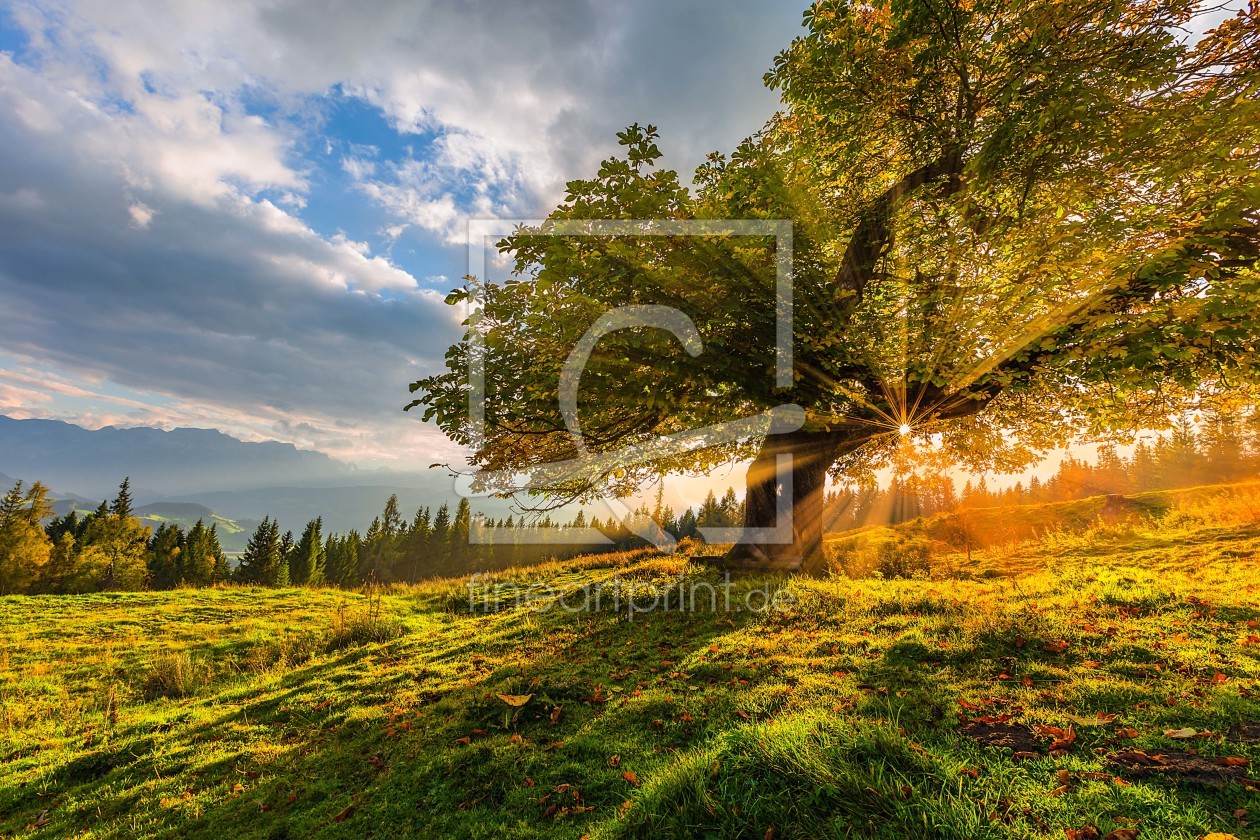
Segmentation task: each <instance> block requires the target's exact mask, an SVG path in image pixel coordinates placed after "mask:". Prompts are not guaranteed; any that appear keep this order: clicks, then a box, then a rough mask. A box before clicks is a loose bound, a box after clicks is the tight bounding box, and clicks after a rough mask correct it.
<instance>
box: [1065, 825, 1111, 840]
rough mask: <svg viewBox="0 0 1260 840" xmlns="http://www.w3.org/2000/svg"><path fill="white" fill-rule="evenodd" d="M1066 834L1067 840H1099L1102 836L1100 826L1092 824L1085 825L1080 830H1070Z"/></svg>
mask: <svg viewBox="0 0 1260 840" xmlns="http://www.w3.org/2000/svg"><path fill="white" fill-rule="evenodd" d="M1065 833H1066V834H1067V840H1098V838H1099V837H1101V836H1102V835H1101V833H1100V832H1099V831H1098V826H1096V825H1093V824H1092V823H1089V824H1086V825H1083V826H1081V827H1080V828H1069V829H1067V830H1066V832H1065Z"/></svg>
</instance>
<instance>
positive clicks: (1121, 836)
mask: <svg viewBox="0 0 1260 840" xmlns="http://www.w3.org/2000/svg"><path fill="white" fill-rule="evenodd" d="M1137 836H1138V830H1137V829H1136V828H1117V829H1116V830H1115V831H1113V832H1111V833H1110V834H1108V835H1107V836H1106V837H1103V840H1137Z"/></svg>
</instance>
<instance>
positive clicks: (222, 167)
mask: <svg viewBox="0 0 1260 840" xmlns="http://www.w3.org/2000/svg"><path fill="white" fill-rule="evenodd" d="M803 6H804V3H777V2H776V3H768V2H758V0H728V2H722V3H716V2H707V1H706V0H678V1H676V2H670V1H669V0H637V1H636V2H626V3H607V2H601V0H587V2H582V0H533V2H515V3H510V4H491V3H472V2H457V0H425V1H424V2H418V1H417V0H399V2H348V0H270V1H269V2H264V1H263V0H258V1H257V2H236V1H235V0H213V1H211V0H204V1H203V0H187V1H186V2H180V3H154V2H128V0H83V1H82V2H75V1H74V0H69V1H68V2H57V0H49V1H48V2H40V3H38V4H26V3H21V2H17V3H13V2H0V149H2V150H3V154H2V155H0V413H4V414H9V415H12V416H18V417H55V418H59V419H65V420H69V421H71V422H75V423H79V424H81V425H86V426H89V427H97V426H102V425H109V424H115V425H155V426H164V427H172V426H180V425H184V426H209V427H215V428H219V429H222V430H224V431H227V432H229V433H231V434H235V435H237V436H239V437H243V438H247V439H260V438H275V439H279V440H284V441H289V442H293V443H296V444H298V445H299V446H303V447H310V448H316V449H320V450H323V451H326V452H328V453H330V454H332V455H335V456H337V457H341V458H345V459H347V460H350V461H353V462H356V463H359V464H361V465H364V466H395V467H400V468H409V467H416V466H424V465H427V464H428V463H430V462H431V461H432V460H433V459H434V458H435V457H443V456H449V455H450V454H452V450H451V446H450V444H449V443H447V442H446V441H445V439H444V438H443V437H442V435H441V434H440V433H439V432H437V431H436V430H435V429H433V428H431V427H428V426H426V425H424V424H422V423H420V422H418V420H417V419H416V418H414V417H410V416H404V415H403V414H402V412H401V406H402V404H403V403H404V402H405V401H406V400H407V397H408V395H407V391H406V385H407V383H408V382H410V381H412V380H413V379H416V378H417V377H419V376H423V375H425V374H426V373H428V372H430V371H433V370H434V369H436V368H437V367H438V366H439V365H440V362H441V358H442V354H443V352H444V351H445V349H446V346H447V345H448V344H449V343H450V342H451V341H452V340H453V339H454V338H456V337H457V334H458V331H457V321H458V317H459V316H458V315H457V313H456V312H454V311H453V310H450V309H448V308H447V307H445V306H444V305H443V304H442V298H443V296H444V294H445V292H446V291H447V290H448V289H449V288H451V287H452V286H453V285H454V284H455V283H456V282H457V278H459V277H460V276H461V275H463V274H464V273H465V271H466V270H467V253H466V247H465V245H464V235H465V224H466V221H467V220H468V219H469V218H522V217H524V218H529V217H533V216H536V215H538V214H540V213H543V212H545V211H546V210H547V209H548V208H549V207H550V206H551V205H552V204H553V203H554V202H555V201H556V200H557V199H558V198H559V197H560V195H561V191H562V189H563V184H564V182H565V181H566V180H568V179H571V178H576V177H586V176H588V175H590V174H591V173H592V172H593V170H594V167H595V165H596V164H597V162H598V160H599V159H600V158H602V157H604V156H607V155H608V154H609V153H611V152H612V150H613V149H614V148H615V136H614V134H615V132H616V131H617V130H619V129H621V128H623V127H624V126H625V125H627V124H629V123H631V122H634V121H639V122H652V123H655V124H657V125H658V126H660V127H661V130H662V134H663V141H662V144H661V146H662V149H663V150H664V151H665V153H666V156H667V162H668V163H669V164H670V165H673V166H676V167H678V168H680V169H681V170H683V171H689V170H690V169H691V168H693V167H694V166H695V164H696V163H698V162H699V161H700V160H701V159H702V157H703V155H704V154H705V153H706V152H708V151H710V150H713V149H728V148H730V147H731V146H732V145H733V144H734V143H736V142H738V140H739V139H740V138H742V137H744V136H746V135H747V134H749V133H751V132H753V131H755V130H756V129H757V128H758V127H759V126H760V125H761V124H762V123H763V122H764V120H765V119H766V117H768V116H769V115H770V114H771V113H772V112H773V110H774V108H775V101H776V100H775V97H774V96H773V94H771V93H770V92H769V91H766V90H765V89H764V88H762V86H761V76H762V74H763V73H764V72H765V70H766V69H767V68H768V67H769V66H770V63H771V60H772V58H773V56H774V54H775V53H776V52H777V51H778V50H779V49H781V48H782V47H784V46H786V44H787V43H788V42H789V41H790V39H791V38H792V37H793V36H794V35H795V34H796V33H797V32H798V31H799V24H800V19H801V14H800V13H801V8H803Z"/></svg>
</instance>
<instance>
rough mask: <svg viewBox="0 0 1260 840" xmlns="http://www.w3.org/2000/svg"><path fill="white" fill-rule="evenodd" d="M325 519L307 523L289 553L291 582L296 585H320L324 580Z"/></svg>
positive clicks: (318, 518)
mask: <svg viewBox="0 0 1260 840" xmlns="http://www.w3.org/2000/svg"><path fill="white" fill-rule="evenodd" d="M323 527H324V521H323V519H322V518H321V517H316V518H315V519H312V520H311V521H310V522H308V523H306V528H305V529H304V530H303V531H302V536H301V537H300V538H298V541H297V545H295V546H294V547H293V551H292V552H291V553H290V555H289V582H290V583H292V584H293V585H294V586H320V585H321V584H323V582H324V535H323Z"/></svg>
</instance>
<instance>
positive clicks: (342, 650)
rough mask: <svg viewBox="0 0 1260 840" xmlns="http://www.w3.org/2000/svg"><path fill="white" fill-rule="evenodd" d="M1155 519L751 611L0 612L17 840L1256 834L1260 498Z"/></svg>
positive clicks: (555, 585)
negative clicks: (61, 839)
mask: <svg viewBox="0 0 1260 840" xmlns="http://www.w3.org/2000/svg"><path fill="white" fill-rule="evenodd" d="M1147 495H1148V496H1151V498H1148V499H1146V500H1145V501H1144V502H1143V504H1142V505H1140V506H1132V505H1131V506H1130V508H1132V511H1131V512H1133V513H1134V515H1131V516H1124V517H1118V518H1117V517H1110V518H1109V517H1107V516H1104V515H1103V514H1104V513H1105V512H1106V510H1105V509H1106V506H1107V502H1106V501H1105V500H1102V501H1091V502H1090V504H1093V505H1096V509H1085V508H1083V509H1081V510H1079V511H1077V513H1079V514H1080V515H1079V516H1076V517H1075V518H1073V516H1068V515H1067V514H1065V513H1063V512H1058V513H1056V512H1054V511H1047V510H1045V509H1044V506H1042V507H1032V506H1030V507H1028V508H1026V509H1019V510H1016V511H1009V510H1008V511H1007V512H1006V513H1005V514H1001V515H999V514H996V513H995V514H992V516H993V517H994V521H1001V522H1003V523H1005V525H1004V527H1005V526H1006V525H1010V524H1011V523H1018V522H1019V521H1021V517H1022V518H1023V520H1027V521H1028V522H1030V523H1034V524H1032V525H1030V526H1029V527H1028V528H1026V529H1024V528H1013V529H1012V530H1011V531H1010V533H1009V534H1007V537H1008V538H1004V539H991V540H989V541H988V544H986V545H983V546H979V545H978V546H977V547H974V548H973V549H972V550H971V551H970V552H969V556H968V553H963V552H959V551H957V550H956V549H950V548H949V547H948V545H947V544H946V543H945V542H942V541H940V540H937V539H936V536H939V534H940V533H943V531H942V530H941V529H942V528H944V525H943V524H942V523H936V524H932V523H930V522H922V521H921V522H916V523H908V524H907V525H904V526H899V528H897V529H886V530H887V531H888V533H882V534H880V535H874V536H873V535H871V534H867V535H866V537H865V538H863V539H865V540H866V542H865V543H864V542H862V541H861V540H859V539H857V538H858V537H859V536H860V535H839V536H837V537H834V538H833V540H832V542H833V543H836V542H839V541H848V542H846V543H845V544H843V545H840V546H834V545H833V554H834V556H835V557H836V563H837V569H836V571H837V574H834V575H833V576H831V577H829V578H827V579H806V578H791V577H782V576H745V577H740V578H738V579H736V580H735V581H734V582H733V584H732V585H731V586H730V588H729V591H727V590H726V589H724V580H723V577H722V575H721V573H720V572H718V571H715V570H714V569H712V568H710V567H707V566H704V565H702V564H699V563H696V562H693V561H692V560H691V559H690V558H689V557H687V556H672V557H662V556H659V555H652V554H649V553H647V552H627V553H623V554H617V555H600V556H591V557H585V558H579V559H577V560H573V561H569V562H566V563H555V564H549V565H545V566H540V567H532V568H526V569H514V570H509V571H507V572H502V573H498V574H497V575H495V576H494V577H493V578H484V577H483V578H479V579H476V580H471V581H470V580H467V579H462V580H442V581H434V582H429V583H425V584H421V585H416V586H411V587H393V588H388V589H377V590H372V591H365V592H361V593H347V592H339V591H333V590H320V589H315V590H299V589H291V590H279V591H277V590H268V589H251V588H243V587H231V586H227V587H220V588H215V589H202V590H186V591H171V592H147V593H145V592H137V593H114V594H95V595H82V596H32V597H17V596H14V597H8V598H4V599H0V650H2V653H0V742H2V743H0V757H2V758H3V763H2V765H0V835H2V836H4V837H100V838H105V837H177V836H190V835H192V836H210V835H217V836H221V837H260V838H262V837H270V838H281V837H365V836H390V837H409V836H416V837H571V838H579V837H591V838H627V837H649V836H651V837H669V836H675V837H749V838H757V840H772V838H793V837H806V838H812V837H829V836H830V837H884V838H906V837H941V838H959V839H960V840H961V838H1007V837H1017V838H1023V837H1027V838H1034V837H1060V838H1061V837H1069V838H1080V839H1081V840H1086V839H1087V838H1103V837H1110V838H1112V840H1123V839H1124V838H1133V837H1142V838H1193V839H1194V840H1198V838H1203V837H1207V836H1210V835H1213V834H1216V835H1217V836H1218V837H1219V836H1226V837H1228V836H1230V835H1232V836H1235V837H1240V838H1245V837H1260V830H1258V829H1257V828H1255V827H1253V826H1260V782H1257V781H1254V779H1256V778H1258V777H1260V563H1258V562H1257V556H1258V554H1260V516H1258V515H1257V506H1256V505H1255V501H1256V498H1257V491H1256V487H1255V486H1254V485H1251V486H1243V487H1234V488H1210V489H1205V490H1201V491H1198V492H1189V491H1183V492H1181V493H1180V494H1179V495H1176V496H1175V497H1174V496H1166V497H1163V498H1158V497H1155V496H1154V494H1147ZM1074 510H1075V509H1074ZM987 515H989V514H983V515H982V514H980V513H976V514H975V516H976V517H977V518H983V516H987ZM934 529H935V530H934ZM855 540H856V541H855ZM916 541H927V543H928V547H929V550H928V551H927V553H926V554H924V555H923V556H924V557H926V558H927V561H926V563H924V564H921V565H916V567H915V568H914V569H913V570H912V572H911V577H910V578H909V579H888V578H885V577H881V575H880V574H879V572H880V569H879V568H878V566H879V562H880V561H881V558H882V559H887V558H888V557H892V556H895V554H896V551H897V546H906V545H912V544H917V543H916ZM872 545H875V548H871V546H872ZM885 545H891V546H893V547H892V548H886V547H881V546H885ZM868 549H870V550H869V551H867V550H868ZM916 550H917V549H916ZM864 551H867V554H863V552H864ZM916 556H918V555H917V554H916ZM863 557H866V558H867V560H869V561H870V562H865V561H863V560H862V558H863ZM846 563H847V564H848V565H846ZM845 572H847V574H846V573H845ZM885 572H886V570H885ZM541 584H545V586H539V585H541ZM531 585H533V586H535V588H534V589H531V590H528V592H529V597H528V598H522V597H521V593H523V592H525V591H526V588H527V587H529V586H531ZM709 586H712V587H713V591H715V592H718V593H721V596H722V597H718V598H716V599H715V598H711V597H710V596H709V594H708V593H709V592H710V590H709V588H708V587H709ZM596 591H599V592H601V594H602V595H604V597H601V599H600V601H599V604H598V606H597V607H596V606H595V605H594V604H593V599H592V598H591V595H592V593H594V592H596ZM683 592H686V593H698V594H699V597H698V599H697V601H696V604H697V605H698V606H697V608H696V609H694V610H692V609H688V608H687V604H686V601H685V599H684V601H683V604H684V606H683V608H679V606H678V604H679V595H680V593H683ZM609 593H614V594H615V596H616V597H615V598H609V597H607V595H608V594H609ZM665 593H669V595H670V598H671V600H670V602H669V603H670V604H671V605H672V608H669V609H666V608H664V607H663V606H662V603H663V601H662V599H663V596H664V594H665ZM727 597H729V600H730V604H731V609H729V610H728V609H725V599H726V598H727ZM714 600H716V601H717V608H713V604H714ZM583 602H586V603H587V604H588V606H589V608H588V609H577V608H566V605H567V607H574V606H575V605H578V604H581V603H583ZM765 603H770V604H772V605H773V606H772V607H769V608H765V609H756V608H753V609H750V608H748V606H749V605H750V604H751V605H752V606H753V607H761V606H762V605H763V604H765ZM652 604H655V606H656V608H655V609H649V608H648V607H649V606H650V605H652Z"/></svg>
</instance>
